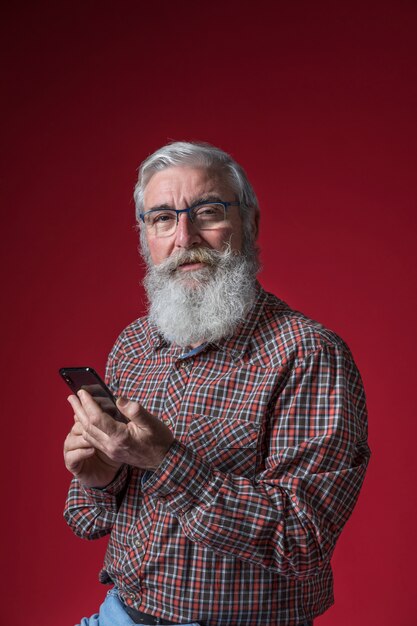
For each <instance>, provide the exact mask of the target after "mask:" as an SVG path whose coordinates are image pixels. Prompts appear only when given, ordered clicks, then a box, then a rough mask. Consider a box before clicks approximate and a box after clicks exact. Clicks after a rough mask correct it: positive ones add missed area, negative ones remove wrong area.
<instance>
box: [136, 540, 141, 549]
mask: <svg viewBox="0 0 417 626" xmlns="http://www.w3.org/2000/svg"><path fill="white" fill-rule="evenodd" d="M141 545H142V542H141V540H140V539H136V541H135V546H137V547H138V548H140V547H141Z"/></svg>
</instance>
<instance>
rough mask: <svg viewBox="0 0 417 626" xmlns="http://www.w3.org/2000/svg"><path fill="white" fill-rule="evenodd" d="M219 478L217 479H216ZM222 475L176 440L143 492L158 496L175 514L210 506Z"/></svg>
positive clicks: (144, 485) (144, 486)
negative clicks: (196, 507) (195, 507)
mask: <svg viewBox="0 0 417 626" xmlns="http://www.w3.org/2000/svg"><path fill="white" fill-rule="evenodd" d="M216 478H217V480H216ZM217 482H221V474H220V472H217V471H215V470H214V469H213V467H212V466H210V465H209V464H208V463H207V462H206V461H204V459H203V458H202V457H201V456H199V455H198V454H197V453H196V452H194V450H191V448H187V446H185V445H184V444H183V443H180V442H179V441H177V440H175V441H174V443H173V444H172V446H171V447H170V449H169V450H168V453H167V454H166V456H165V459H164V460H163V461H162V463H161V465H160V466H159V467H158V469H157V470H156V471H155V472H154V473H153V475H152V476H150V477H149V479H148V480H147V481H146V483H145V484H143V492H144V493H146V494H147V495H150V496H155V497H157V498H158V499H159V500H160V501H162V502H163V503H164V504H165V505H166V507H167V509H168V510H169V511H170V512H171V513H172V514H174V515H183V514H185V513H186V512H187V511H189V510H190V509H191V508H193V507H194V506H196V505H197V504H198V505H199V506H201V505H203V506H204V505H207V506H209V505H210V503H211V502H212V500H213V496H214V494H215V493H216V492H217V490H218V488H219V486H220V485H216V483H217Z"/></svg>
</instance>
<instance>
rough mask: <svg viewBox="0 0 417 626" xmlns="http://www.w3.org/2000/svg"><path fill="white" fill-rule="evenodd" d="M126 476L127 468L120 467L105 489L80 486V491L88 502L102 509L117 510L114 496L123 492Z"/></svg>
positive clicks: (124, 466)
mask: <svg viewBox="0 0 417 626" xmlns="http://www.w3.org/2000/svg"><path fill="white" fill-rule="evenodd" d="M127 475H128V466H127V465H122V467H121V468H120V469H119V471H118V472H117V474H116V476H115V477H114V478H113V480H112V481H111V483H109V484H108V485H106V486H105V487H85V486H84V485H81V484H80V487H81V490H82V492H83V493H84V495H85V496H86V497H87V498H88V500H89V502H90V503H91V504H93V505H95V506H99V507H103V508H113V505H114V506H115V507H116V508H117V503H116V496H117V495H118V494H119V493H120V492H121V491H122V490H123V488H124V486H125V484H126V480H127Z"/></svg>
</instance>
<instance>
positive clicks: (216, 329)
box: [144, 248, 258, 347]
mask: <svg viewBox="0 0 417 626" xmlns="http://www.w3.org/2000/svg"><path fill="white" fill-rule="evenodd" d="M255 257H256V255H251V254H247V255H245V256H242V255H240V254H236V253H234V252H232V251H231V250H230V248H228V249H226V250H225V251H224V252H218V251H217V250H212V249H209V248H195V249H193V248H191V249H189V250H184V251H181V252H179V253H178V254H176V255H174V256H171V257H169V258H168V259H165V261H163V262H162V263H160V264H159V265H153V266H150V267H149V269H148V273H147V275H146V277H145V280H144V286H145V289H146V292H147V295H148V299H149V303H150V307H149V319H150V320H151V322H153V323H154V324H155V325H156V326H157V327H158V329H159V331H160V332H161V334H162V335H163V337H164V338H165V339H167V340H168V341H169V342H171V343H176V344H177V345H179V346H181V347H187V346H191V345H199V344H201V343H204V342H216V341H219V340H220V339H222V338H226V337H230V336H231V335H233V333H234V331H235V330H236V328H237V326H238V325H239V323H240V322H241V321H242V320H244V319H245V317H246V315H247V313H248V311H249V309H250V308H251V306H252V304H253V301H254V298H255V282H256V273H257V269H258V263H257V260H256V258H255ZM197 262H204V263H206V264H207V267H204V268H202V269H199V270H191V271H183V272H181V270H177V269H176V268H177V267H178V265H180V264H182V263H197Z"/></svg>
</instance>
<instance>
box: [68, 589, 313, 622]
mask: <svg viewBox="0 0 417 626" xmlns="http://www.w3.org/2000/svg"><path fill="white" fill-rule="evenodd" d="M132 624H134V621H133V620H132V619H131V618H130V617H129V615H128V614H127V613H126V611H125V610H124V608H123V605H122V603H121V602H120V600H119V594H118V593H117V589H115V588H113V589H110V591H108V592H107V596H106V598H105V600H104V602H103V604H102V605H101V607H100V609H99V613H95V614H94V615H92V616H91V617H83V618H82V620H81V623H80V624H77V625H76V626H132ZM312 625H313V622H306V623H305V624H300V626H312ZM178 626H180V625H178ZM187 626H199V624H198V623H197V622H193V623H191V624H187Z"/></svg>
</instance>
